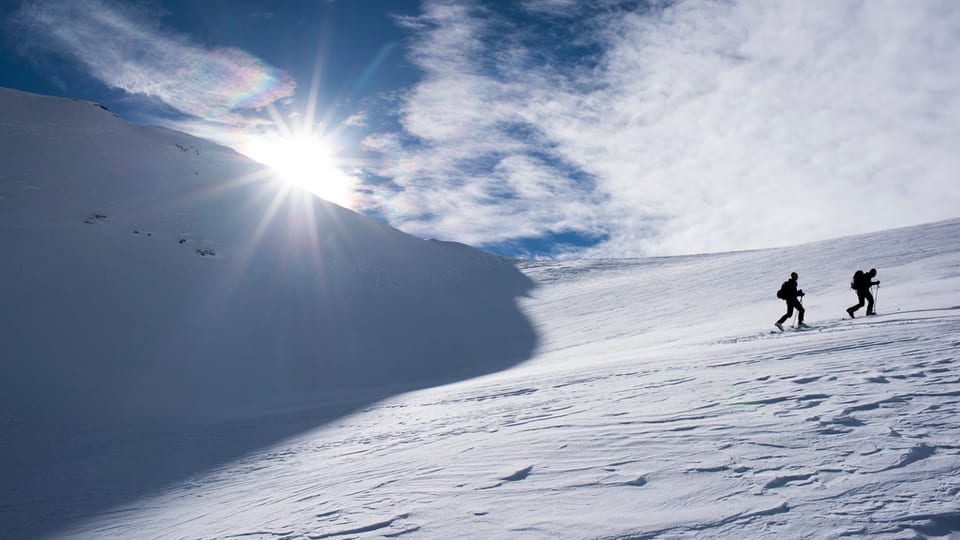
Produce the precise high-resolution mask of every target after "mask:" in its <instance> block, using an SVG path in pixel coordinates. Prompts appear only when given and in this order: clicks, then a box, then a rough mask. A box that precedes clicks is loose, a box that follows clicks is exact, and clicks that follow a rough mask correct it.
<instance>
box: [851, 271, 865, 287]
mask: <svg viewBox="0 0 960 540" xmlns="http://www.w3.org/2000/svg"><path fill="white" fill-rule="evenodd" d="M862 281H863V270H857V271H856V272H854V273H853V279H852V280H851V281H850V288H851V289H854V290H856V288H857V287H859V286H860V282H862Z"/></svg>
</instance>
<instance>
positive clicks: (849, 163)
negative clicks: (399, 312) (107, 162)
mask: <svg viewBox="0 0 960 540" xmlns="http://www.w3.org/2000/svg"><path fill="white" fill-rule="evenodd" d="M0 15H2V16H3V19H4V21H5V25H4V28H3V36H4V38H3V41H2V46H3V49H2V55H0V85H2V86H6V87H12V88H17V89H21V90H27V91H33V92H39V93H44V94H52V95H62V96H69V97H79V98H82V99H89V100H92V101H98V102H101V103H104V104H105V105H107V106H109V107H110V108H111V109H112V110H114V111H116V112H118V113H119V114H121V115H122V116H123V117H124V118H127V119H129V120H132V121H135V122H140V123H150V124H160V125H165V126H168V127H172V128H175V129H180V130H183V131H187V132H190V133H193V134H196V135H199V136H203V137H208V138H211V139H213V140H215V141H218V142H221V143H223V144H227V145H229V146H232V147H234V148H237V149H238V150H240V151H241V152H244V153H246V154H248V155H251V156H252V157H255V158H257V159H260V160H261V161H265V162H268V163H270V164H271V165H274V166H275V167H276V168H277V169H278V170H281V172H282V174H284V175H285V176H288V177H290V178H293V179H297V181H298V182H301V183H303V184H304V185H306V186H307V187H309V188H310V189H312V190H314V191H315V192H317V193H318V194H320V195H321V196H324V197H326V198H329V199H331V200H334V201H335V202H338V203H340V204H343V205H345V206H349V207H351V208H354V209H356V210H358V211H360V212H363V213H366V214H368V215H372V216H375V217H377V218H379V219H382V220H384V221H386V222H388V223H390V224H391V225H394V226H396V227H398V228H400V229H402V230H404V231H407V232H410V233H412V234H416V235H419V236H423V237H436V238H442V239H448V240H457V241H461V242H466V243H469V244H472V245H476V246H479V247H483V248H486V249H489V250H491V251H494V252H498V253H502V254H507V255H518V256H555V257H574V256H575V257H631V256H644V255H666V254H680V253H696V252H711V251H726V250H737V249H751V248H760V247H769V246H776V245H787V244H795V243H800V242H805V241H812V240H818V239H825V238H830V237H836V236H842V235H848V234H854V233H859V232H867V231H872V230H878V229H884V228H890V227H896V226H903V225H910V224H915V223H922V222H927V221H932V220H937V219H945V218H951V217H956V216H957V215H960V189H958V188H960V183H958V180H957V173H958V171H960V152H958V151H957V149H958V148H960V5H958V4H957V3H956V2H954V1H952V0H921V1H918V2H898V1H879V0H878V1H875V2H873V1H871V2H862V1H857V0H811V1H805V2H769V1H761V0H724V1H707V0H697V1H683V0H678V1H673V2H671V1H663V0H651V1H649V2H638V1H616V0H594V1H588V2H587V1H585V2H575V1H572V0H516V1H513V2H482V1H479V2H466V1H465V2H458V1H447V0H445V1H438V0H424V1H401V0H383V1H372V0H337V1H307V0H301V1H293V0H290V1H276V0H275V1H253V0H230V1H227V0H205V1H162V0H144V1H136V2H134V1H126V2H118V1H116V0H35V1H23V2H21V1H17V0H3V1H0Z"/></svg>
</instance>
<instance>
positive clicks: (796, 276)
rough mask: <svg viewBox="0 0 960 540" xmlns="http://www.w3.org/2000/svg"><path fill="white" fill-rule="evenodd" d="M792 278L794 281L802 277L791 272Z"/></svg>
mask: <svg viewBox="0 0 960 540" xmlns="http://www.w3.org/2000/svg"><path fill="white" fill-rule="evenodd" d="M790 277H791V278H793V279H797V278H798V277H800V276H798V275H797V273H796V272H790Z"/></svg>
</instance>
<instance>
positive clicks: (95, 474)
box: [0, 90, 535, 536]
mask: <svg viewBox="0 0 960 540" xmlns="http://www.w3.org/2000/svg"><path fill="white" fill-rule="evenodd" d="M0 127H2V136H0V155H2V156H3V166H2V167H0V245H2V247H3V253H4V264H3V265H0V299H2V302H0V328H2V332H3V340H2V341H3V345H2V350H3V355H2V356H3V362H2V364H0V422H2V423H3V425H4V426H5V427H6V429H4V430H3V433H2V434H0V436H2V437H3V440H2V441H0V442H2V443H3V444H2V445H0V459H2V463H4V468H5V470H4V475H3V476H4V478H5V480H6V481H7V482H9V485H12V486H14V487H13V488H11V489H9V490H6V491H5V492H4V493H3V494H2V497H3V499H2V500H0V508H13V510H9V511H7V510H0V512H2V513H3V514H4V515H3V516H0V521H2V522H4V523H5V524H7V526H12V527H14V528H13V530H15V531H16V530H20V529H18V527H25V529H23V530H24V531H26V532H30V531H34V529H35V528H39V529H44V528H46V527H48V526H51V525H52V526H56V525H57V523H58V522H59V521H60V520H69V519H73V518H74V517H75V516H77V515H85V514H86V513H87V512H90V511H93V510H103V509H105V508H104V505H107V506H109V505H111V504H115V503H117V502H121V501H122V500H124V499H125V498H126V497H128V496H129V495H130V494H136V493H141V494H142V493H146V492H148V491H150V490H153V489H156V488H159V487H161V486H162V485H165V484H166V483H169V482H171V481H176V480H179V479H182V478H184V477H186V476H189V475H191V474H195V473H198V472H201V471H203V470H204V469H205V468H207V467H210V466H213V465H216V464H218V463H221V462H223V461H224V460H230V459H233V458H236V457H239V456H242V455H243V454H244V453H245V452H248V451H251V450H253V449H256V448H259V447H261V446H263V445H266V444H270V443H273V442H275V441H276V440H280V439H282V438H284V437H286V436H289V435H291V434H293V433H297V432H299V431H300V430H302V429H305V428H309V427H314V426H316V425H320V424H322V423H324V422H325V421H328V420H329V418H330V417H331V415H334V416H335V415H336V414H341V413H342V412H343V411H345V410H351V409H353V408H356V407H358V406H363V405H364V404H368V403H370V402H372V401H376V400H379V399H382V398H384V397H387V396H390V395H393V394H395V393H397V392H400V391H404V390H410V389H415V388H422V387H425V386H429V385H433V384H442V383H445V382H450V381H454V380H459V379H462V378H465V377H470V376H475V375H479V374H483V373H489V372H495V371H498V370H501V369H503V368H506V367H509V366H511V365H514V364H516V363H518V362H520V361H522V360H525V359H526V358H528V357H529V355H530V354H531V352H532V350H533V348H534V345H535V335H534V333H533V330H532V327H531V326H530V324H529V322H528V321H527V319H526V318H525V317H524V315H523V314H522V312H521V311H520V310H519V308H518V306H517V304H516V297H517V296H519V295H522V294H525V293H526V292H527V291H528V290H529V288H530V287H531V282H530V280H529V279H528V278H527V277H525V276H524V275H523V274H522V273H520V272H519V271H518V270H517V269H516V268H515V267H514V266H513V265H512V264H511V263H510V262H509V261H506V260H504V259H502V258H500V257H496V256H493V255H490V254H487V253H484V252H481V251H478V250H475V249H473V248H470V247H468V246H464V245H461V244H456V243H451V242H439V241H426V240H421V239H418V238H414V237H411V236H409V235H406V234H404V233H402V232H400V231H397V230H396V229H393V228H391V227H388V226H385V225H383V224H380V223H378V222H376V221H374V220H372V219H369V218H367V217H364V216H361V215H359V214H356V213H354V212H351V211H348V210H346V209H344V208H341V207H338V206H336V205H333V204H330V203H327V202H325V201H322V200H319V199H317V198H316V197H314V196H312V195H309V194H307V193H305V192H301V191H298V190H296V189H293V188H291V187H290V186H288V185H286V184H284V183H283V182H282V181H280V180H278V179H276V178H274V177H273V175H272V174H271V173H270V172H269V171H267V170H266V169H265V168H264V167H263V166H261V165H259V164H257V163H254V162H252V161H250V160H249V159H247V158H245V157H243V156H241V155H240V154H237V153H236V152H234V151H232V150H229V149H227V148H223V147H220V146H217V145H214V144H212V143H210V142H207V141H204V140H201V139H197V138H194V137H191V136H188V135H186V134H183V133H178V132H174V131H170V130H166V129H162V128H155V127H148V126H137V125H131V124H129V123H126V122H124V121H123V120H121V119H119V118H117V117H116V116H115V115H114V114H112V113H111V112H109V111H107V110H106V109H105V108H103V107H102V106H98V105H96V104H93V103H89V102H83V101H74V100H69V99H60V98H51V97H45V96H38V95H33V94H27V93H23V92H18V91H14V90H0ZM464 306H470V309H464ZM478 329H482V331H478ZM305 403H307V404H312V405H310V406H311V407H313V409H311V410H313V411H314V413H312V414H304V415H303V416H302V417H301V418H300V420H299V421H298V422H295V423H293V424H290V423H283V424H274V429H272V430H268V432H260V433H259V434H258V435H256V436H252V437H246V438H243V439H242V440H236V439H235V440H233V441H232V442H231V443H230V444H226V445H225V444H220V442H219V438H218V437H215V436H213V435H210V436H209V437H206V438H202V439H203V440H202V441H197V440H193V441H191V442H190V443H189V444H192V445H195V446H199V447H201V449H202V450H201V451H200V452H193V453H191V454H190V458H189V459H186V458H184V457H183V455H182V452H183V451H184V448H183V447H182V444H184V443H183V441H180V442H177V441H163V440H160V442H158V443H156V447H155V448H153V449H151V450H149V452H147V453H146V454H144V453H142V452H139V451H136V452H133V451H131V452H129V453H126V454H122V455H120V456H115V457H114V458H113V460H112V462H110V463H107V464H103V463H102V462H101V458H100V457H99V456H98V455H97V450H94V449H93V448H92V447H91V446H90V444H91V443H90V441H89V440H86V439H83V440H81V439H82V438H75V437H73V436H72V435H68V434H70V433H77V432H80V433H87V431H88V430H93V431H94V432H97V433H100V432H99V431H97V430H107V431H106V433H111V432H112V431H110V430H112V429H115V428H116V426H118V425H119V426H125V427H124V429H131V430H132V433H136V435H131V440H134V441H135V440H137V439H138V438H142V437H157V435H156V432H157V431H158V430H159V431H161V432H178V431H177V430H179V429H180V428H181V426H183V425H188V424H189V425H196V426H202V427H201V428H198V429H202V430H213V429H215V428H213V427H211V426H213V425H214V423H215V422H218V421H222V420H225V419H229V420H230V421H236V419H238V418H250V417H251V416H254V415H269V414H271V413H272V411H275V410H286V409H287V408H289V407H291V406H294V405H296V406H297V407H300V408H301V409H300V410H302V408H303V407H306V405H304V404H305ZM331 403H332V404H334V406H333V407H332V409H331V408H329V407H328V405H329V404H331ZM331 410H334V411H336V412H330V411H331ZM38 426H43V428H42V429H35V428H37V427H38ZM100 436H101V435H97V437H100ZM103 436H104V437H107V436H106V435H103ZM30 437H37V438H38V439H37V440H36V441H33V442H25V441H28V440H29V439H30ZM211 441H213V442H211ZM38 444H42V445H48V444H49V445H55V447H51V449H50V452H51V453H50V454H43V453H40V454H38V453H37V451H36V448H35V445H38ZM209 447H213V448H209ZM106 486H111V487H106ZM91 489H101V495H100V496H98V497H92V498H82V499H83V500H82V502H81V503H77V502H76V501H72V499H71V498H72V497H74V495H71V494H70V493H72V492H77V493H84V492H87V491H89V490H91ZM51 492H58V493H60V495H59V496H60V497H63V498H65V499H66V500H70V501H71V502H68V503H64V504H63V505H62V508H69V510H61V511H58V512H56V513H54V515H52V516H48V515H47V514H46V509H45V508H43V507H39V508H38V507H34V506H31V505H30V504H28V505H27V506H26V507H22V506H20V505H21V504H23V501H25V500H26V501H33V500H38V499H43V498H44V497H45V496H47V495H48V494H49V493H51ZM76 496H77V497H80V495H76ZM113 497H117V498H116V499H114V498H113ZM14 536H21V535H19V534H15V535H14ZM26 536H30V535H29V534H26Z"/></svg>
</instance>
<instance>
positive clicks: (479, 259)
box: [0, 91, 960, 539]
mask: <svg viewBox="0 0 960 540" xmlns="http://www.w3.org/2000/svg"><path fill="white" fill-rule="evenodd" d="M0 125H2V127H3V132H2V133H3V136H2V137H0V155H3V156H4V167H2V169H0V242H2V244H0V245H2V246H3V252H4V257H5V259H4V262H5V264H3V265H0V298H2V303H0V323H2V326H0V328H3V341H2V346H0V347H2V349H0V350H2V351H3V360H2V364H0V370H2V371H0V429H2V431H0V463H2V464H3V465H2V467H3V468H2V470H0V473H2V477H0V478H2V482H3V484H2V491H0V536H2V537H5V538H6V537H9V538H29V537H43V536H51V537H56V538H261V539H277V538H315V539H316V538H384V537H386V538H393V537H410V538H730V537H735V538H839V537H844V536H854V537H869V538H948V537H954V538H956V537H960V498H958V494H960V475H958V472H960V443H958V434H960V430H958V427H957V426H958V420H960V365H958V358H957V350H958V348H960V325H958V322H960V220H953V221H947V222H940V223H934V224H930V225H924V226H920V227H912V228H908V229H899V230H893V231H885V232H880V233H875V234H870V235H865V236H859V237H851V238H843V239H838V240H832V241H826V242H818V243H814V244H806V245H802V246H796V247H791V248H782V249H774V250H760V251H749V252H739V253H725V254H716V255H701V256H686V257H670V258H650V259H634V260H594V261H565V262H516V263H515V264H511V263H510V262H509V261H506V260H503V259H501V258H498V257H494V256H491V255H488V254H484V253H481V252H478V251H476V250H473V249H471V248H468V247H466V246H462V245H459V244H451V243H444V242H435V241H423V240H419V239H415V238H412V237H409V236H407V235H404V234H403V233H400V232H398V231H395V230H393V229H390V228H389V227H385V226H383V225H380V224H377V223H375V222H373V221H371V220H369V219H367V218H364V217H362V216H359V215H357V214H354V213H352V212H349V211H346V210H344V209H341V208H339V207H336V206H334V205H330V204H327V203H323V202H320V201H316V200H315V199H310V198H304V197H301V196H299V195H293V196H290V197H287V198H286V199H280V198H276V193H278V192H279V189H280V188H279V185H278V184H277V183H276V182H275V181H273V180H270V179H269V178H265V177H263V175H262V174H260V173H258V172H257V171H258V170H259V169H258V167H257V166H256V165H254V164H252V163H250V162H248V161H246V160H245V159H243V158H242V157H241V156H239V155H236V154H234V153H232V152H231V151H229V150H226V149H223V148H219V147H215V146H213V145H211V144H210V143H207V142H204V141H199V140H196V139H192V138H190V137H188V136H186V135H183V134H179V133H173V132H170V131H165V130H158V129H155V128H144V127H138V126H130V125H127V124H125V123H123V122H122V121H120V120H119V119H116V118H114V117H113V116H112V115H111V114H110V113H109V112H108V111H104V110H102V109H100V108H98V107H96V106H93V105H92V104H89V103H84V102H71V101H69V100H56V99H52V98H43V97H39V96H32V95H29V94H22V93H19V92H13V91H2V92H0ZM177 145H180V146H177ZM181 147H182V148H185V149H186V150H183V149H181ZM198 153H199V155H198ZM251 175H253V176H251ZM237 178H248V179H251V180H250V181H248V182H236V181H235V180H236V179H237ZM237 184H242V185H237ZM304 201H309V203H305V202H304ZM97 215H103V216H105V217H103V218H99V217H97ZM270 215H272V216H273V218H274V219H272V220H267V219H265V216H270ZM87 222H89V223H87ZM134 230H136V231H137V232H136V233H134V232H133V231H134ZM147 234H150V235H149V236H147ZM180 240H186V242H185V243H183V244H181V243H180ZM205 249H209V250H213V251H214V252H215V255H201V254H200V253H198V252H197V250H201V251H202V250H205ZM870 267H876V268H877V269H878V276H877V279H879V280H881V282H882V285H881V289H880V296H879V298H878V305H877V307H878V315H877V316H874V317H869V318H857V319H855V320H849V319H846V320H844V319H842V318H841V317H842V316H843V315H844V313H843V310H844V309H845V308H846V307H847V306H849V305H851V304H853V303H855V300H856V299H855V294H853V292H852V291H851V290H850V289H849V286H848V283H849V280H850V276H851V274H852V273H853V271H854V270H856V269H858V268H870ZM791 271H796V272H798V273H799V274H800V286H801V288H803V289H804V290H805V291H806V292H807V296H806V297H805V302H804V303H805V306H806V307H807V322H808V323H810V324H811V325H812V328H810V329H807V330H796V329H789V328H788V329H787V331H786V332H783V333H780V332H776V331H775V330H774V329H773V321H774V320H776V319H777V317H779V316H780V315H781V314H782V313H783V309H784V306H783V302H782V301H779V300H777V299H776V298H775V295H774V293H775V291H776V290H777V289H778V288H779V286H780V283H781V282H782V281H783V280H784V279H786V276H787V274H789V272H791ZM861 313H863V311H862V310H861Z"/></svg>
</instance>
